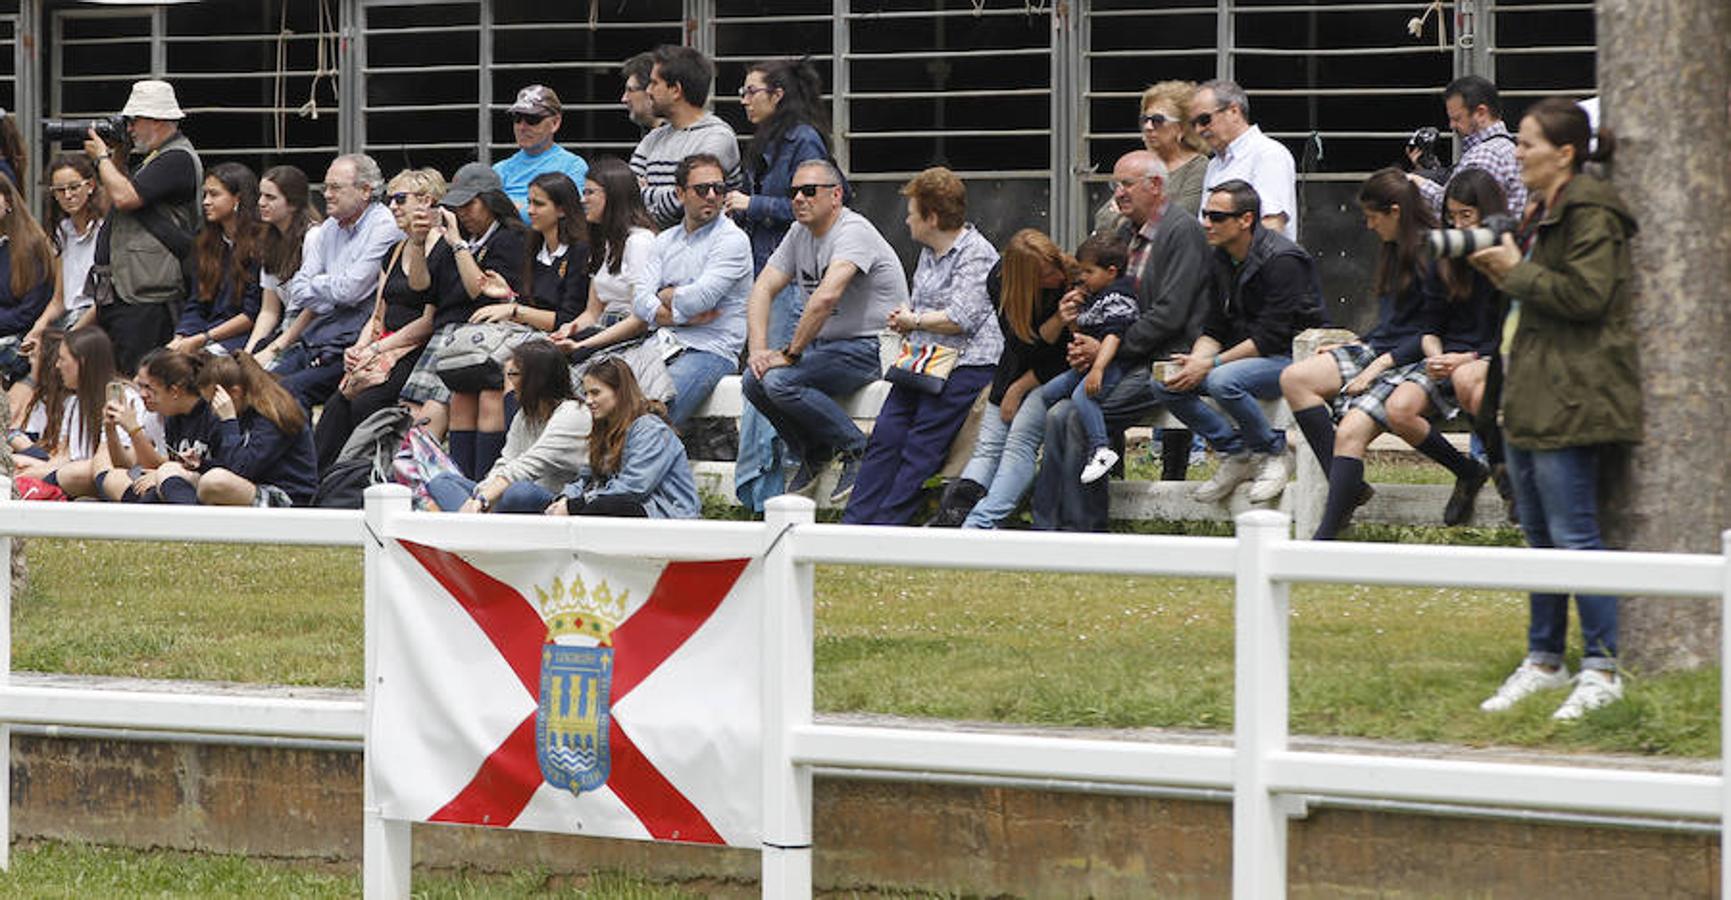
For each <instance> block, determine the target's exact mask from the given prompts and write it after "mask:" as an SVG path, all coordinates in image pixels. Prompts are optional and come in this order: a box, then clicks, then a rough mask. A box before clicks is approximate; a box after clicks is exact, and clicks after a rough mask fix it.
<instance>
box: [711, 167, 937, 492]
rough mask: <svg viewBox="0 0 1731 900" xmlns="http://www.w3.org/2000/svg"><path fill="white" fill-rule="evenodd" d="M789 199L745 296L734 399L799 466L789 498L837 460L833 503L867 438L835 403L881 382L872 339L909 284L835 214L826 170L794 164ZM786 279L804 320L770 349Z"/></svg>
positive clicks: (838, 188) (848, 216)
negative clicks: (740, 373)
mask: <svg viewBox="0 0 1731 900" xmlns="http://www.w3.org/2000/svg"><path fill="white" fill-rule="evenodd" d="M790 193H791V195H792V198H793V220H794V221H793V225H792V226H791V227H790V228H788V231H787V236H786V237H784V238H782V241H781V244H780V245H779V246H778V247H776V248H775V253H774V254H773V255H772V256H770V258H769V262H767V263H765V264H764V267H763V271H762V272H761V273H760V274H759V275H758V276H757V283H756V284H754V285H752V288H751V299H750V301H749V304H748V309H747V318H746V320H747V332H748V334H749V344H750V347H751V355H750V356H749V357H748V358H747V365H746V372H745V376H744V377H743V378H742V379H741V383H740V391H741V392H742V393H743V394H744V395H745V399H746V400H748V401H750V403H751V405H752V406H755V407H757V410H758V411H759V412H761V413H763V416H764V418H766V419H768V420H769V421H770V424H772V425H774V426H775V431H776V433H777V434H779V435H781V438H782V440H783V441H786V442H787V446H788V450H789V452H790V455H791V456H792V457H793V458H794V459H797V460H799V461H800V465H799V471H798V473H796V474H795V475H794V477H793V480H791V481H789V482H788V484H787V490H788V493H792V494H805V495H806V496H810V494H811V492H813V491H815V490H816V489H817V478H818V476H819V475H821V474H823V472H824V471H825V469H827V468H828V467H829V464H830V463H831V462H832V461H835V460H837V459H839V460H840V463H841V469H840V472H839V474H838V475H837V477H836V483H835V487H834V489H833V490H832V491H831V493H830V502H831V503H832V504H841V503H844V502H846V500H847V499H848V497H849V496H850V495H851V494H852V493H853V486H854V481H855V480H856V479H857V478H858V477H859V468H860V461H861V460H862V459H863V458H864V456H865V446H866V436H865V433H864V432H862V431H860V430H859V426H857V425H855V424H854V423H853V419H852V418H850V417H849V416H848V414H847V410H844V409H842V408H841V405H840V404H838V403H836V401H835V399H834V398H836V397H841V396H846V395H847V394H851V393H853V392H854V391H857V390H859V389H860V388H862V387H865V386H866V385H868V384H870V383H872V382H873V381H876V380H877V379H878V377H879V376H881V375H882V374H883V367H882V364H881V362H880V361H879V357H878V333H879V332H880V331H882V330H883V323H884V322H885V321H887V320H888V319H889V314H890V312H891V311H892V310H895V309H899V308H901V307H903V306H906V305H908V276H907V273H906V272H905V271H903V269H902V263H901V260H900V259H899V258H898V257H897V256H896V252H895V250H894V249H892V248H891V247H890V245H889V242H888V241H886V240H884V236H883V235H882V234H880V233H878V230H877V227H876V226H874V225H872V223H871V220H869V219H867V218H866V217H865V216H862V215H860V214H859V213H857V212H854V211H853V210H851V209H848V208H847V207H846V206H845V205H843V203H842V176H841V172H839V171H838V170H837V169H836V167H835V166H834V165H832V164H831V163H829V162H828V161H826V160H821V159H813V160H807V161H806V162H803V163H801V164H800V166H799V168H798V169H795V170H794V173H793V185H792V188H791V190H790ZM795 279H798V282H799V286H800V290H801V292H803V293H804V294H805V298H806V299H805V311H804V312H802V313H800V317H799V324H798V325H797V326H796V327H795V329H794V332H793V339H792V340H790V341H789V342H788V343H787V344H786V345H785V346H782V347H771V346H769V312H770V306H771V305H772V304H773V302H774V300H775V295H776V294H779V293H781V290H782V289H783V288H785V287H787V286H788V285H789V284H791V283H793V282H794V280H795Z"/></svg>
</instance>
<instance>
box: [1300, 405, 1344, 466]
mask: <svg viewBox="0 0 1731 900" xmlns="http://www.w3.org/2000/svg"><path fill="white" fill-rule="evenodd" d="M1292 421H1294V422H1297V423H1298V430H1299V431H1302V432H1304V442H1305V443H1307V444H1309V445H1310V452H1311V453H1314V454H1316V461H1317V463H1319V464H1320V465H1321V466H1322V474H1324V475H1327V474H1328V473H1329V470H1330V468H1331V467H1330V466H1329V460H1332V459H1334V416H1332V415H1330V414H1329V412H1328V407H1327V406H1312V407H1311V408H1309V409H1299V410H1293V413H1292Z"/></svg>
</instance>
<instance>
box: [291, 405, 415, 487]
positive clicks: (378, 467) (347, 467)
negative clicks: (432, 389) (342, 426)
mask: <svg viewBox="0 0 1731 900" xmlns="http://www.w3.org/2000/svg"><path fill="white" fill-rule="evenodd" d="M412 424H414V423H413V421H412V417H411V415H410V413H409V411H408V410H407V409H405V408H403V407H401V406H394V405H393V406H387V407H385V408H384V409H381V410H379V411H378V412H376V413H373V414H372V415H370V416H367V417H366V418H365V419H362V420H361V424H359V425H357V426H355V430H354V432H353V433H352V434H350V435H349V439H348V440H347V441H346V442H344V444H343V449H342V450H340V451H338V452H337V458H336V460H335V461H333V462H332V463H331V466H330V468H329V469H326V470H325V471H324V472H323V473H322V474H321V475H320V476H319V488H318V491H317V493H315V494H314V495H313V505H314V506H320V507H325V508H328V509H360V508H361V507H362V505H363V503H364V498H363V494H364V493H365V492H366V489H367V488H368V487H371V486H372V485H375V484H386V483H389V482H390V480H391V459H392V458H393V457H394V456H395V455H396V452H397V448H398V447H400V446H401V445H402V443H403V436H404V435H406V434H408V432H409V426H410V425H412Z"/></svg>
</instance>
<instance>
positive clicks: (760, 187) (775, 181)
mask: <svg viewBox="0 0 1731 900" xmlns="http://www.w3.org/2000/svg"><path fill="white" fill-rule="evenodd" d="M809 159H829V149H828V148H827V147H825V146H824V144H823V137H822V136H821V135H819V134H818V133H817V129H815V128H813V127H811V126H810V125H805V124H800V125H795V126H794V127H793V128H790V129H788V132H787V133H786V134H784V135H782V136H781V142H780V143H779V144H777V145H776V146H775V147H773V148H771V153H770V154H769V155H768V156H767V157H763V158H762V159H761V166H759V167H752V168H753V171H751V172H750V173H748V174H747V176H746V181H747V187H748V188H749V190H750V192H751V206H750V207H749V208H748V209H747V210H746V211H745V216H744V217H743V218H742V219H740V221H739V225H740V227H741V228H744V229H745V230H746V232H747V233H748V234H750V235H751V266H752V271H754V272H761V271H763V264H764V263H766V262H769V257H770V254H772V253H774V252H775V247H776V245H777V244H780V243H781V239H782V238H783V237H785V236H786V235H787V228H788V226H789V225H792V224H793V201H792V200H791V199H789V198H788V196H787V191H788V188H790V187H792V186H793V173H794V170H796V169H798V168H799V164H800V163H802V162H805V161H806V160H809Z"/></svg>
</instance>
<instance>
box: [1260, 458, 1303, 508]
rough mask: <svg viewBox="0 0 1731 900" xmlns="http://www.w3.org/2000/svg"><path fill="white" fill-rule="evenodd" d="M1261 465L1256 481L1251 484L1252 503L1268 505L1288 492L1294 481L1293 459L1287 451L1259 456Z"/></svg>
mask: <svg viewBox="0 0 1731 900" xmlns="http://www.w3.org/2000/svg"><path fill="white" fill-rule="evenodd" d="M1258 458H1259V461H1260V463H1261V465H1260V466H1259V467H1258V468H1257V470H1256V480H1255V481H1253V482H1251V483H1250V502H1251V503H1267V502H1268V501H1270V500H1273V499H1274V498H1276V497H1278V496H1280V494H1281V492H1282V491H1284V490H1286V485H1287V482H1290V481H1291V480H1292V470H1293V465H1292V457H1291V456H1290V455H1288V454H1287V452H1286V451H1285V450H1281V451H1278V452H1276V453H1261V454H1258Z"/></svg>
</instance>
